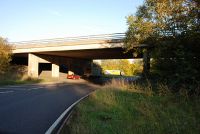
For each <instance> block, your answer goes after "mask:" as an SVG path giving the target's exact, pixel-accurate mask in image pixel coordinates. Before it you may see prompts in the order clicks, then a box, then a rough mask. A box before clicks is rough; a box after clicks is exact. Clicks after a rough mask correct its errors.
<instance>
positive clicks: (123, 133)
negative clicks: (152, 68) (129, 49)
mask: <svg viewBox="0 0 200 134" xmlns="http://www.w3.org/2000/svg"><path fill="white" fill-rule="evenodd" d="M199 104H200V98H199V97H198V96H193V97H189V95H188V92H187V90H186V89H182V90H181V91H180V92H179V93H172V92H171V90H170V89H169V87H168V86H167V85H165V84H156V85H152V84H151V82H150V81H146V83H145V84H141V83H134V84H131V85H128V84H126V83H124V82H123V81H120V82H119V81H112V83H111V84H109V85H106V86H104V87H103V88H102V89H99V90H97V91H96V92H94V93H93V94H92V95H91V96H89V98H87V99H86V100H84V101H83V102H81V103H80V104H78V106H77V107H76V108H75V110H74V111H73V114H72V116H71V118H70V120H69V122H68V123H67V124H65V126H64V129H63V130H62V132H61V133H62V134H66V133H71V134H102V133H103V134H133V133H136V134H145V133H146V134H151V133H152V134H154V133H176V134H189V133H192V134H198V133H199V132H200V126H199V125H200V105H199Z"/></svg>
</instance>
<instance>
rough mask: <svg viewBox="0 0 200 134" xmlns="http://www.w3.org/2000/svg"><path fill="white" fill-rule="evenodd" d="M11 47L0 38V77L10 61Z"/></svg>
mask: <svg viewBox="0 0 200 134" xmlns="http://www.w3.org/2000/svg"><path fill="white" fill-rule="evenodd" d="M11 51H12V50H11V46H10V45H9V44H8V42H7V40H5V39H3V38H1V37H0V75H2V74H4V73H5V72H6V71H7V69H8V67H9V63H10V61H11Z"/></svg>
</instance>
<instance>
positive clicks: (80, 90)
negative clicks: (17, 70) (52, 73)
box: [0, 82, 94, 134]
mask: <svg viewBox="0 0 200 134" xmlns="http://www.w3.org/2000/svg"><path fill="white" fill-rule="evenodd" d="M92 90H94V87H93V86H92V85H90V84H88V83H86V82H82V83H78V82H75V83H66V84H47V85H21V86H6V87H0V133H3V134H43V133H45V132H46V130H47V129H48V128H49V127H50V126H51V125H52V124H53V123H54V121H55V120H56V119H57V118H58V117H59V116H60V115H61V114H62V112H64V110H65V109H66V108H68V107H69V106H70V105H71V104H72V103H73V102H75V101H76V100H78V99H80V98H81V97H83V96H84V95H86V94H88V93H90V92H91V91H92Z"/></svg>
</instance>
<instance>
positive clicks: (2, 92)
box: [0, 91, 14, 94]
mask: <svg viewBox="0 0 200 134" xmlns="http://www.w3.org/2000/svg"><path fill="white" fill-rule="evenodd" d="M11 92H14V91H5V92H0V94H7V93H11Z"/></svg>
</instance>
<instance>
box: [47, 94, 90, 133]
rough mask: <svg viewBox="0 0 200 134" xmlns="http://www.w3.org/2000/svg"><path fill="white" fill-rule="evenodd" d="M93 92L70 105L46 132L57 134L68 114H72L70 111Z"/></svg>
mask: <svg viewBox="0 0 200 134" xmlns="http://www.w3.org/2000/svg"><path fill="white" fill-rule="evenodd" d="M92 93H93V91H92V92H90V93H88V94H87V95H85V96H83V97H82V98H80V99H79V100H77V101H76V102H74V103H73V104H72V105H71V106H70V107H68V108H67V109H66V110H65V111H64V112H63V113H62V114H61V115H60V116H59V117H58V119H57V120H56V121H55V122H54V123H53V124H52V125H51V127H50V128H49V129H48V130H47V131H46V132H45V134H56V133H57V132H58V131H59V129H60V127H62V126H63V125H62V124H63V122H64V121H65V118H66V117H69V116H67V115H68V114H70V112H71V111H72V109H73V108H74V106H76V105H77V104H78V103H79V102H80V101H81V100H83V99H85V98H86V97H88V96H89V95H90V94H92Z"/></svg>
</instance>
